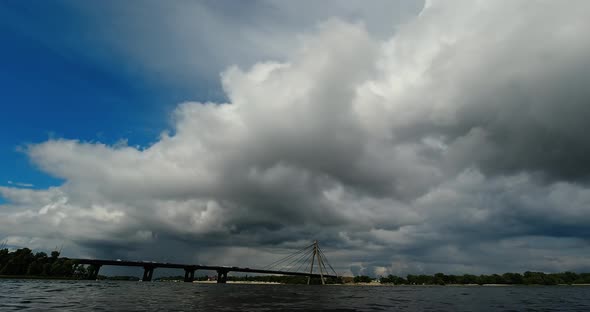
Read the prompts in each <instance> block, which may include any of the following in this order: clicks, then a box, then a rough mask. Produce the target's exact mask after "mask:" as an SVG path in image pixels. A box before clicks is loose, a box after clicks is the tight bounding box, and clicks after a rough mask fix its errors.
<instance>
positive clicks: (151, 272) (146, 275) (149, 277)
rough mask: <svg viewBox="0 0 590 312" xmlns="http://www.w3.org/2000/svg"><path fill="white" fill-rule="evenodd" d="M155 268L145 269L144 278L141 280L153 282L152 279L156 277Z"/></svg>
mask: <svg viewBox="0 0 590 312" xmlns="http://www.w3.org/2000/svg"><path fill="white" fill-rule="evenodd" d="M154 269H155V268H154V267H147V266H146V267H143V278H142V279H141V280H142V281H144V282H151V281H152V277H153V276H154Z"/></svg>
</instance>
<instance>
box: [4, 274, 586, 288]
mask: <svg viewBox="0 0 590 312" xmlns="http://www.w3.org/2000/svg"><path fill="white" fill-rule="evenodd" d="M0 279H14V280H20V279H27V280H66V281H91V280H86V279H78V278H71V277H58V276H29V275H0ZM102 280H106V281H115V280H116V279H101V281H102ZM119 281H126V280H119ZM129 282H137V281H132V280H130V281H129ZM154 282H172V283H174V282H177V283H184V281H182V280H165V281H158V280H154ZM193 283H195V284H216V283H217V282H216V281H214V280H213V281H193ZM227 284H242V285H289V284H285V283H277V282H258V281H227ZM292 285H299V284H292ZM329 285H338V286H352V287H414V286H420V287H440V286H445V287H526V286H547V285H538V284H530V285H523V284H482V285H480V284H446V285H407V284H403V285H394V284H380V283H345V284H329ZM551 286H590V284H557V285H551Z"/></svg>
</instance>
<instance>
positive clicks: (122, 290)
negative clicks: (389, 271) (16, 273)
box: [0, 279, 590, 311]
mask: <svg viewBox="0 0 590 312" xmlns="http://www.w3.org/2000/svg"><path fill="white" fill-rule="evenodd" d="M16 310H18V311H22V310H25V311H279V310H281V311H297V310H299V311H590V287H588V286H505V287H486V286H483V287H481V286H465V287H459V286H397V287H396V286H393V287H388V286H382V287H380V286H343V285H327V286H320V285H313V286H307V285H238V284H196V283H195V284H190V283H170V282H125V281H59V280H10V279H0V311H16Z"/></svg>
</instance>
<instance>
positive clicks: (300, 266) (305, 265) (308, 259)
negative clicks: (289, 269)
mask: <svg viewBox="0 0 590 312" xmlns="http://www.w3.org/2000/svg"><path fill="white" fill-rule="evenodd" d="M311 257H313V253H310V254H309V256H308V257H307V258H305V261H303V262H301V264H300V265H299V266H298V267H297V270H295V272H301V271H300V270H301V269H302V267H303V269H305V268H307V264H308V263H311ZM306 273H307V271H306Z"/></svg>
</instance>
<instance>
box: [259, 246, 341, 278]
mask: <svg viewBox="0 0 590 312" xmlns="http://www.w3.org/2000/svg"><path fill="white" fill-rule="evenodd" d="M328 268H329V269H330V270H329V269H328ZM264 269H268V270H274V271H278V272H285V273H288V272H290V273H293V272H299V273H298V274H300V275H304V276H307V284H308V285H309V284H310V283H311V278H312V277H319V278H320V281H321V283H322V285H325V284H326V280H327V278H328V277H331V278H334V277H336V278H338V274H337V273H336V271H335V270H334V268H333V267H332V265H330V263H329V262H328V259H327V258H326V255H325V254H324V252H323V250H322V249H321V248H320V244H319V241H317V240H315V241H314V242H313V243H312V244H311V245H308V246H306V247H304V248H302V249H299V250H297V251H295V252H294V253H292V254H290V255H288V256H286V257H284V258H282V259H279V260H277V261H275V262H273V263H271V264H270V265H267V266H266V267H264V268H263V270H264ZM332 273H333V274H332Z"/></svg>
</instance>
